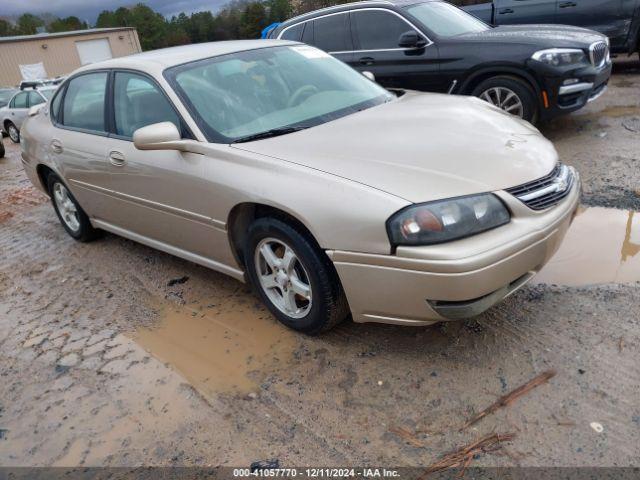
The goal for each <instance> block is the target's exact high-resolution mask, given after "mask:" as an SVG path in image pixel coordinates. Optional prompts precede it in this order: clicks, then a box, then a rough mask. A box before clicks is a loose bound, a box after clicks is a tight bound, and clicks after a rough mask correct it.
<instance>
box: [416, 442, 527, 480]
mask: <svg viewBox="0 0 640 480" xmlns="http://www.w3.org/2000/svg"><path fill="white" fill-rule="evenodd" d="M515 436H516V434H515V433H504V434H500V433H490V434H489V435H485V436H484V437H482V438H481V439H479V440H477V441H475V442H473V443H472V444H470V445H467V446H466V447H460V448H459V449H457V450H455V451H453V452H451V453H448V454H447V455H445V456H444V457H442V458H441V459H440V460H438V461H437V462H435V463H432V464H431V465H429V467H427V469H426V470H425V472H424V474H423V475H422V477H421V478H424V477H426V476H427V475H430V474H432V473H436V472H440V471H442V470H446V469H449V468H458V467H460V468H462V470H461V471H460V476H463V475H464V472H465V470H466V469H467V467H468V466H469V465H470V464H471V461H472V460H473V457H474V456H475V455H478V454H479V453H491V452H495V451H496V450H499V449H500V448H501V447H502V445H501V444H502V443H503V442H510V441H511V440H513V439H514V438H515Z"/></svg>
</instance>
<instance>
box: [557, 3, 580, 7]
mask: <svg viewBox="0 0 640 480" xmlns="http://www.w3.org/2000/svg"><path fill="white" fill-rule="evenodd" d="M577 6H578V4H577V3H575V2H564V3H561V4H560V8H571V7H577Z"/></svg>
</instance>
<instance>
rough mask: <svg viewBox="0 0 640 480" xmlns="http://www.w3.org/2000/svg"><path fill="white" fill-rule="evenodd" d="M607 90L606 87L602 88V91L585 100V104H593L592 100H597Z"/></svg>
mask: <svg viewBox="0 0 640 480" xmlns="http://www.w3.org/2000/svg"><path fill="white" fill-rule="evenodd" d="M608 89H609V87H608V86H607V85H605V86H604V88H603V89H602V90H600V91H599V92H598V93H596V94H595V95H591V96H590V97H589V98H588V99H587V103H589V102H593V101H594V100H597V99H598V98H600V97H601V96H602V95H603V94H604V93H605V92H606V91H607V90H608Z"/></svg>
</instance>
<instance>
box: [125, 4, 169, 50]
mask: <svg viewBox="0 0 640 480" xmlns="http://www.w3.org/2000/svg"><path fill="white" fill-rule="evenodd" d="M119 10H120V9H118V10H116V15H118V12H119ZM127 26H131V27H135V28H136V29H137V30H138V34H139V35H140V45H141V46H142V49H143V50H152V49H155V48H162V47H166V46H167V39H166V34H167V21H166V20H165V18H164V17H163V16H162V15H161V14H159V13H157V12H154V11H153V10H152V9H151V8H149V7H148V6H146V5H144V4H142V3H139V4H137V5H136V6H135V7H133V8H132V9H130V10H129V15H128V25H127Z"/></svg>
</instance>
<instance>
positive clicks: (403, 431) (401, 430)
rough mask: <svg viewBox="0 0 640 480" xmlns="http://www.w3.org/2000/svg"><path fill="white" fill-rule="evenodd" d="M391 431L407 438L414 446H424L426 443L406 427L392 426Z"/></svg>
mask: <svg viewBox="0 0 640 480" xmlns="http://www.w3.org/2000/svg"><path fill="white" fill-rule="evenodd" d="M389 431H390V432H391V433H393V434H395V435H397V436H399V437H400V438H402V439H404V440H406V441H407V442H408V443H409V444H411V445H412V446H413V447H418V448H424V443H422V442H421V441H420V439H419V438H418V437H416V436H415V434H413V433H412V432H410V431H409V430H407V429H406V428H404V427H390V428H389Z"/></svg>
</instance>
